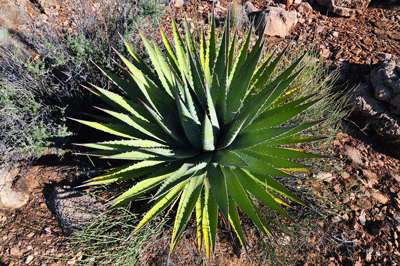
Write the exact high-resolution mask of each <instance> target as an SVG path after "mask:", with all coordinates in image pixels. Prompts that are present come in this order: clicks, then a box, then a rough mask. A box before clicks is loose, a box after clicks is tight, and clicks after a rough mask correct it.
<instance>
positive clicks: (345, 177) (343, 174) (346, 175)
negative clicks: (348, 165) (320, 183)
mask: <svg viewBox="0 0 400 266" xmlns="http://www.w3.org/2000/svg"><path fill="white" fill-rule="evenodd" d="M341 176H342V177H343V178H344V179H347V178H349V177H350V176H351V175H350V174H349V173H348V172H343V173H342V174H341Z"/></svg>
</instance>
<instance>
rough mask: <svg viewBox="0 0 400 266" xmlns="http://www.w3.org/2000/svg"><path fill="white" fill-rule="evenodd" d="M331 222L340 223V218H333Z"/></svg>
mask: <svg viewBox="0 0 400 266" xmlns="http://www.w3.org/2000/svg"><path fill="white" fill-rule="evenodd" d="M331 221H332V223H339V222H340V221H342V218H341V217H340V216H339V215H337V216H335V217H333V218H332V220H331Z"/></svg>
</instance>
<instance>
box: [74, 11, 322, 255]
mask: <svg viewBox="0 0 400 266" xmlns="http://www.w3.org/2000/svg"><path fill="white" fill-rule="evenodd" d="M227 21H229V19H228V20H227ZM226 24H227V25H226V26H225V29H224V31H223V35H222V39H221V41H220V45H217V44H216V43H217V42H216V34H215V26H214V23H213V22H212V23H211V25H210V33H209V38H208V41H207V42H206V38H205V34H204V32H203V31H202V32H201V35H200V39H201V42H200V44H199V46H198V47H197V46H196V45H195V43H194V41H193V38H192V35H191V33H190V30H189V27H188V25H187V23H186V25H185V29H186V32H185V36H186V37H185V40H186V41H183V39H182V37H181V36H180V34H179V32H178V29H177V26H176V24H175V21H174V20H172V28H173V33H174V47H175V48H173V46H172V45H171V43H170V41H169V40H168V39H167V37H166V35H165V34H164V32H163V31H161V34H162V38H163V42H164V47H165V54H164V53H163V52H162V51H161V49H160V48H159V47H158V46H157V44H155V43H154V42H153V43H152V44H151V43H150V42H149V41H148V40H147V39H146V38H145V37H144V36H142V39H143V43H144V45H145V47H146V50H147V52H148V55H149V60H150V61H151V65H149V64H147V63H146V62H145V61H143V59H141V58H140V57H139V56H138V54H136V53H135V52H134V51H133V50H132V48H131V47H130V46H129V45H128V44H127V43H126V42H125V44H126V47H127V49H128V51H129V52H130V54H131V56H132V58H133V63H131V62H130V61H129V60H128V59H127V58H125V57H124V56H122V55H120V57H121V59H122V61H123V63H124V64H125V66H126V69H125V68H123V67H121V69H122V71H123V73H124V75H125V77H126V78H125V79H122V78H120V77H118V76H116V75H114V74H112V73H110V72H108V71H106V70H105V69H103V68H101V67H100V69H101V70H102V71H103V72H104V74H105V75H107V76H108V77H109V78H110V79H111V80H112V81H113V82H114V83H115V84H116V85H117V87H118V88H119V89H120V91H121V95H120V94H117V93H114V92H111V91H107V90H105V89H102V88H99V87H96V86H94V88H93V89H91V90H92V92H93V93H95V94H96V95H98V96H99V97H101V98H102V99H103V100H104V101H106V102H107V103H108V104H109V105H110V106H112V107H114V108H115V111H112V110H105V109H101V110H102V111H104V112H105V113H106V114H108V116H107V117H101V118H99V119H100V120H101V122H89V121H83V120H77V121H79V122H80V123H83V124H85V125H88V126H91V127H94V128H96V129H99V130H102V131H105V132H107V133H110V134H113V135H116V136H118V137H120V138H122V139H121V140H115V141H107V142H100V143H92V144H81V145H83V146H86V147H90V148H94V149H96V151H93V152H89V153H88V154H89V155H93V156H101V157H103V158H109V159H124V160H128V161H129V162H130V163H128V164H127V165H125V166H122V167H119V168H117V169H113V170H111V171H109V172H108V173H107V174H105V175H102V176H99V177H96V178H94V179H91V180H89V181H88V182H87V183H86V184H85V185H100V184H108V183H111V182H117V181H122V180H127V179H138V182H137V183H136V184H135V185H134V186H133V187H132V188H130V189H129V190H127V191H126V192H124V193H123V194H121V195H120V196H119V197H117V198H115V199H114V200H113V201H112V204H113V206H114V207H117V206H120V205H123V204H125V203H127V202H130V201H132V200H134V199H136V198H138V197H140V196H142V195H145V194H147V193H149V192H152V193H153V194H152V201H153V205H152V207H151V209H150V210H149V211H148V212H147V213H146V214H145V215H144V217H143V219H142V220H141V222H140V223H139V224H138V225H137V227H136V229H135V232H136V231H137V230H139V229H140V228H142V227H143V226H144V225H145V224H146V223H147V222H149V221H150V220H152V219H153V218H154V217H155V216H157V215H158V214H159V213H160V212H162V211H163V210H164V209H166V208H167V207H168V206H170V205H172V204H173V203H174V202H178V201H179V203H178V207H177V213H176V219H175V224H174V228H173V235H172V241H171V252H172V251H173V249H174V247H175V246H176V244H177V242H178V240H179V238H180V236H181V235H182V232H183V231H184V228H185V226H186V224H187V222H188V219H189V217H190V216H191V214H192V212H193V210H195V212H196V219H197V232H198V245H199V248H201V247H202V246H203V245H204V246H205V248H206V253H207V256H208V257H209V256H210V252H211V251H212V250H213V249H214V248H215V240H216V231H217V230H216V229H217V221H218V212H220V213H221V214H222V217H223V218H224V219H226V221H227V223H228V224H229V226H230V227H231V228H233V230H234V232H236V234H237V236H238V238H239V239H240V241H241V243H242V245H243V247H246V244H245V239H244V235H243V231H242V227H241V224H240V218H239V213H238V208H240V210H241V211H242V212H243V213H244V214H246V215H247V216H248V217H249V218H250V219H251V220H252V221H253V222H254V224H255V225H256V226H257V227H258V228H259V229H260V230H261V231H262V232H264V233H265V234H266V235H271V231H270V229H269V227H268V224H267V223H266V221H265V220H264V218H263V217H262V215H261V213H260V211H259V209H258V207H257V205H256V203H255V202H254V198H257V199H258V200H259V201H261V202H263V203H265V204H266V205H268V206H269V207H270V208H271V209H273V210H275V211H277V212H279V213H280V214H282V215H284V216H286V217H289V216H288V215H287V213H286V212H285V210H284V209H283V208H282V207H281V204H285V202H284V201H283V200H282V198H287V199H290V200H292V201H294V202H297V203H300V204H303V203H302V201H301V200H300V199H299V198H298V197H296V196H295V195H294V194H292V193H291V192H290V191H289V190H288V189H286V188H285V187H284V186H283V185H281V184H280V183H279V182H277V181H276V177H285V178H289V177H292V173H293V172H295V171H306V170H307V169H308V167H307V166H306V165H304V164H301V163H298V162H294V160H293V159H304V158H316V157H322V156H321V155H316V154H311V153H307V152H305V151H302V150H296V149H291V148H287V145H288V144H295V143H304V142H309V141H315V140H320V139H321V138H322V137H317V136H301V135H299V134H298V133H299V132H301V131H303V130H306V129H308V128H310V127H312V126H314V125H316V124H318V123H319V122H320V121H313V122H307V123H304V124H298V125H292V124H288V123H287V122H288V121H290V119H292V118H293V117H295V116H296V115H298V114H299V113H301V112H303V111H304V110H306V109H307V108H309V107H310V106H312V105H313V104H315V103H316V102H317V101H318V99H317V100H313V97H314V96H315V95H308V96H305V97H302V98H300V99H296V100H291V97H292V96H293V93H294V92H295V91H296V90H297V89H294V90H290V91H288V88H289V85H290V84H291V83H292V82H293V81H294V80H295V79H296V78H297V77H298V76H299V74H300V73H301V72H302V70H303V68H304V67H303V68H300V67H298V66H299V64H300V62H301V61H302V59H303V57H301V58H299V59H298V60H297V61H295V62H294V63H293V64H292V65H291V66H290V67H288V68H287V69H286V70H284V71H283V72H282V73H280V74H279V75H277V77H276V78H274V79H271V76H272V75H273V73H274V71H275V68H276V66H277V64H278V63H279V61H280V60H281V58H282V56H283V53H284V52H285V51H283V52H281V53H280V54H279V55H277V56H276V57H273V56H272V55H271V56H269V57H267V58H266V59H265V60H263V61H261V63H259V61H260V57H261V55H262V50H263V49H262V48H263V40H262V38H260V39H259V40H258V41H257V42H256V44H255V45H254V46H253V47H252V48H251V49H250V47H249V46H250V37H251V31H249V33H248V34H247V37H246V39H245V40H244V41H243V43H242V45H241V47H239V49H238V50H237V52H235V49H236V48H237V47H235V45H237V39H236V34H233V36H230V35H232V34H231V33H230V31H229V25H228V23H226ZM217 46H218V47H217ZM217 48H218V49H217ZM297 69H298V70H297ZM258 91H260V93H255V92H258ZM282 146H283V147H282Z"/></svg>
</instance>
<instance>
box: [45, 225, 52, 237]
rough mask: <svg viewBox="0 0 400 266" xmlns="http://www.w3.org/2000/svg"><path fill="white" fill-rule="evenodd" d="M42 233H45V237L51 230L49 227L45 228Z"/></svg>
mask: <svg viewBox="0 0 400 266" xmlns="http://www.w3.org/2000/svg"><path fill="white" fill-rule="evenodd" d="M44 231H45V232H46V236H50V235H51V228H50V227H45V228H44Z"/></svg>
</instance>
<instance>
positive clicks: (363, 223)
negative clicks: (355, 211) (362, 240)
mask: <svg viewBox="0 0 400 266" xmlns="http://www.w3.org/2000/svg"><path fill="white" fill-rule="evenodd" d="M358 219H359V220H360V224H362V225H365V222H366V219H365V211H364V210H362V211H361V213H360V216H359V217H358Z"/></svg>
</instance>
